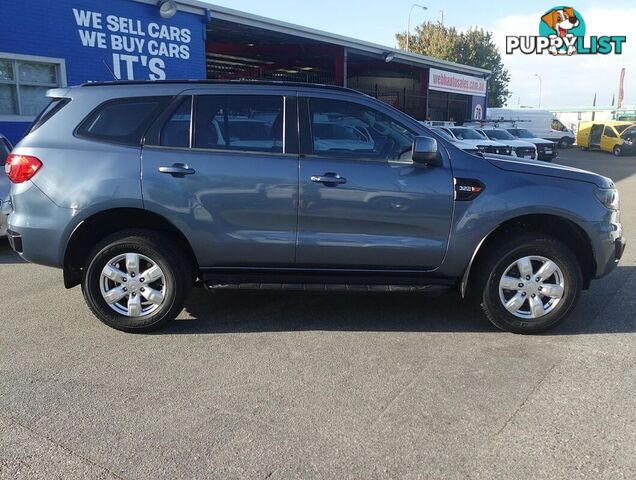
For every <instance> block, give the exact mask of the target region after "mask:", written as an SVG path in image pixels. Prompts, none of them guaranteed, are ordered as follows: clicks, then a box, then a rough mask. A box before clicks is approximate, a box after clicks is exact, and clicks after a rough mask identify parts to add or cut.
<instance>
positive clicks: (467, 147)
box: [420, 122, 479, 154]
mask: <svg viewBox="0 0 636 480" xmlns="http://www.w3.org/2000/svg"><path fill="white" fill-rule="evenodd" d="M420 123H422V122H420ZM430 128H431V130H434V131H435V132H437V133H439V134H440V135H441V136H442V137H444V138H445V139H446V140H448V141H449V142H451V143H452V144H453V145H455V146H456V147H457V148H459V149H461V150H463V151H464V152H468V153H473V154H475V153H479V149H478V148H477V147H476V146H475V145H474V144H472V143H468V142H463V141H461V140H457V139H456V138H455V137H453V136H452V135H451V134H450V133H448V132H447V131H446V130H444V129H443V128H439V127H430Z"/></svg>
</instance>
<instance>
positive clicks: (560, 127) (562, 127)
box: [552, 119, 567, 132]
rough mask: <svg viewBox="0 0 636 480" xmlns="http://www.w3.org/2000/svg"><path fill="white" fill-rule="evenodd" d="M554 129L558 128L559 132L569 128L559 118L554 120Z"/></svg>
mask: <svg viewBox="0 0 636 480" xmlns="http://www.w3.org/2000/svg"><path fill="white" fill-rule="evenodd" d="M552 130H558V131H559V132H565V130H567V129H566V128H565V125H563V124H562V123H561V122H560V121H559V120H556V119H554V120H552Z"/></svg>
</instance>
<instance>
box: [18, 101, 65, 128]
mask: <svg viewBox="0 0 636 480" xmlns="http://www.w3.org/2000/svg"><path fill="white" fill-rule="evenodd" d="M70 101H71V99H70V98H52V99H51V101H50V102H49V104H48V105H47V106H46V107H44V110H42V111H41V112H40V114H39V115H38V116H37V117H35V120H34V121H33V123H32V124H31V127H30V128H29V131H28V132H27V134H29V133H31V132H35V131H36V130H37V129H38V128H40V127H41V126H42V125H44V124H45V123H46V122H48V121H49V120H50V119H51V118H53V115H55V114H56V113H57V112H59V111H60V110H62V108H63V107H64V105H66V104H68V103H69V102H70Z"/></svg>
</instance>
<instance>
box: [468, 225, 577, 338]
mask: <svg viewBox="0 0 636 480" xmlns="http://www.w3.org/2000/svg"><path fill="white" fill-rule="evenodd" d="M476 279H477V282H476V285H475V292H476V294H477V296H478V300H479V304H480V306H481V308H482V310H483V311H484V313H485V314H486V316H487V317H488V319H489V320H490V322H492V323H493V324H494V325H495V326H497V327H498V328H500V329H502V330H506V331H509V332H513V333H525V334H529V333H540V332H544V331H546V330H549V329H550V328H553V327H555V326H556V325H558V324H559V323H561V322H562V321H563V320H565V318H566V317H567V316H568V315H569V314H570V313H571V311H572V309H573V308H574V307H575V305H576V303H577V301H578V298H579V295H580V293H581V288H582V284H583V280H582V273H581V268H580V266H579V263H578V261H577V258H576V257H575V256H574V254H573V253H572V251H571V250H570V249H569V248H568V247H566V246H565V245H564V244H563V243H561V242H560V241H558V240H556V239H554V238H552V237H548V236H546V235H542V234H536V233H520V234H515V235H511V236H510V237H508V238H507V239H505V240H504V241H502V242H499V243H497V244H496V245H494V246H493V247H492V248H490V249H489V251H488V252H486V255H485V257H484V259H483V260H482V261H480V262H479V264H478V271H477V274H476Z"/></svg>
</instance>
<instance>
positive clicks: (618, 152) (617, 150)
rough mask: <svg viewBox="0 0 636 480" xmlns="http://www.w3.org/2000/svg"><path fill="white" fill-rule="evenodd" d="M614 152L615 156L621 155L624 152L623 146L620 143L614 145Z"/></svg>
mask: <svg viewBox="0 0 636 480" xmlns="http://www.w3.org/2000/svg"><path fill="white" fill-rule="evenodd" d="M612 153H613V154H614V156H615V157H620V156H621V155H622V154H623V149H622V148H621V146H620V145H614V148H613V149H612Z"/></svg>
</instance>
